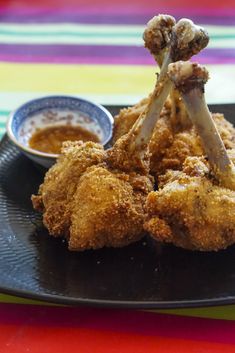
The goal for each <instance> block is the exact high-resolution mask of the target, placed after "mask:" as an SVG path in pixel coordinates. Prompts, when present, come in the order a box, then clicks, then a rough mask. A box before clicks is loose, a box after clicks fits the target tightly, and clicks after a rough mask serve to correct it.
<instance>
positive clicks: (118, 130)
mask: <svg viewBox="0 0 235 353" xmlns="http://www.w3.org/2000/svg"><path fill="white" fill-rule="evenodd" d="M149 98H150V96H149V97H147V98H143V99H141V101H140V102H138V103H137V104H135V105H134V106H133V107H129V108H124V109H121V110H120V112H119V113H118V115H116V116H115V117H114V127H113V138H112V140H113V143H114V142H116V141H117V140H118V139H119V137H121V136H123V135H125V134H126V133H127V132H128V131H129V130H130V129H131V127H132V126H133V125H134V123H135V122H136V120H137V119H138V117H139V116H140V114H141V113H143V112H144V111H145V109H146V107H147V105H148V102H149Z"/></svg>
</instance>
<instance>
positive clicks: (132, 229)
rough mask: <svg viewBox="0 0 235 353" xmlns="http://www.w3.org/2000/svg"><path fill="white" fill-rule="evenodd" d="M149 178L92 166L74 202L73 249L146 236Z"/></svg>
mask: <svg viewBox="0 0 235 353" xmlns="http://www.w3.org/2000/svg"><path fill="white" fill-rule="evenodd" d="M152 190H153V187H152V183H151V181H150V179H149V178H148V177H145V176H141V175H138V174H136V173H132V174H125V173H120V172H118V171H117V172H116V171H113V170H112V171H110V170H109V169H108V168H107V166H106V165H98V166H92V167H90V168H88V169H87V170H86V172H85V173H84V174H83V175H82V177H81V178H80V181H79V184H78V187H77V190H76V192H75V194H74V197H73V202H72V205H71V208H72V210H73V211H72V215H71V226H70V237H69V249H70V250H77V249H79V250H82V249H90V248H93V249H98V248H102V247H104V246H107V247H122V246H126V245H128V244H130V243H132V242H134V241H137V240H139V239H140V238H141V237H142V236H143V222H144V209H143V205H144V202H145V199H146V197H147V195H148V193H149V192H150V191H152Z"/></svg>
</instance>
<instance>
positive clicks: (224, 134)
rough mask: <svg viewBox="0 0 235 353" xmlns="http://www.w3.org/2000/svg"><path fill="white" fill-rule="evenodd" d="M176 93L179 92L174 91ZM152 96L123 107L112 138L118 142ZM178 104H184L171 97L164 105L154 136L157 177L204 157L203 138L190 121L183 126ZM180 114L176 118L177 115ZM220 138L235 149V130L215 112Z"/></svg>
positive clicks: (152, 168)
mask: <svg viewBox="0 0 235 353" xmlns="http://www.w3.org/2000/svg"><path fill="white" fill-rule="evenodd" d="M174 94H175V95H176V96H177V92H175V93H174ZM148 100H149V98H147V99H144V100H142V101H141V102H140V103H138V104H136V105H135V106H133V107H130V108H128V109H123V110H121V112H120V114H119V115H117V116H116V117H115V124H114V126H115V128H114V137H113V141H116V140H117V139H118V138H120V137H121V136H122V135H123V134H124V133H127V132H128V131H129V129H130V128H131V127H132V126H133V124H134V122H135V121H136V120H137V118H138V116H139V114H140V112H142V111H144V109H145V107H146V104H147V102H148ZM175 105H177V106H179V108H180V106H181V105H182V103H181V100H180V98H178V100H177V97H176V98H175V97H174V104H173V101H172V100H171V99H170V98H168V100H167V102H166V104H165V107H164V109H163V111H162V113H161V118H160V119H159V120H158V122H157V124H156V127H155V130H154V133H153V136H152V139H151V141H150V144H149V152H150V155H151V158H150V171H151V174H152V175H154V176H155V177H156V178H157V177H158V176H159V175H161V174H164V173H165V172H166V170H168V169H173V170H181V169H182V165H183V162H184V161H185V158H186V157H188V156H201V155H203V154H204V149H203V147H202V144H201V139H200V137H199V136H198V134H197V132H196V130H195V127H193V126H192V125H191V124H190V123H189V124H187V123H185V119H183V120H184V124H183V125H182V126H181V124H180V121H181V119H180V114H182V115H184V114H185V113H184V111H183V109H182V107H181V109H180V110H181V113H178V116H177V114H176V110H177V109H175ZM176 116H177V118H176ZM212 116H213V119H214V121H215V123H216V126H217V128H218V130H219V133H220V135H221V138H222V140H223V142H224V144H225V147H226V148H227V149H230V148H235V129H234V127H233V125H232V124H231V123H230V122H228V121H227V120H226V119H225V118H224V116H223V114H219V113H216V114H212Z"/></svg>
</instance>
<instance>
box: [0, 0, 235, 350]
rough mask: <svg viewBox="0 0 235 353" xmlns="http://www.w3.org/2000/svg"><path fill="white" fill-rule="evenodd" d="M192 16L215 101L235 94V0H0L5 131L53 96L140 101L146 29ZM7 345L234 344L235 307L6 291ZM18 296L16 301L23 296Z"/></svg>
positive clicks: (0, 98) (1, 312) (147, 72)
mask: <svg viewBox="0 0 235 353" xmlns="http://www.w3.org/2000/svg"><path fill="white" fill-rule="evenodd" d="M158 13H169V14H172V15H174V16H175V17H176V18H177V19H179V18H181V17H189V18H191V19H192V20H194V21H195V22H197V23H198V24H201V25H203V26H205V27H206V28H207V29H208V32H209V34H210V38H211V40H210V44H209V46H208V48H207V49H205V50H204V51H203V52H202V53H201V54H199V55H198V56H197V60H198V61H199V62H200V63H203V64H205V65H207V66H208V69H209V71H210V77H211V79H210V81H209V83H208V84H207V92H206V94H207V100H208V102H210V103H226V102H229V103H231V102H233V103H234V102H235V1H234V0H221V1H219V0H214V1H211V0H197V1H193V0H192V1H183V0H177V1H176V0H158V1H152V2H149V3H148V2H147V1H144V0H136V1H126V0H125V1H124V0H119V1H116V2H112V1H108V0H86V1H85V0H40V1H39V0H35V1H32V0H31V1H29V0H12V1H11V0H0V134H1V135H2V134H4V132H5V122H6V119H7V116H8V114H9V112H10V111H11V110H13V109H14V108H16V107H17V106H18V105H19V104H21V103H23V102H25V101H27V100H28V99H31V98H33V97H39V96H42V95H46V94H73V95H79V96H83V97H86V98H89V99H92V100H95V101H97V102H99V103H102V104H133V103H135V102H137V101H138V100H139V99H140V98H142V97H143V96H146V95H147V94H148V93H149V92H150V91H151V89H152V87H153V83H154V78H155V75H154V73H155V72H156V65H155V63H154V60H153V58H152V57H151V56H150V55H149V53H148V52H147V50H146V49H144V47H143V41H142V32H143V29H144V26H145V24H146V22H147V21H148V20H149V19H150V18H151V17H152V16H153V15H155V14H158ZM0 301H1V304H0V352H1V353H18V352H19V353H20V352H32V353H36V352H38V353H39V352H40V353H41V352H44V353H47V352H48V353H55V352H56V353H60V352H68V351H74V352H82V353H83V352H94V353H98V352H100V353H105V352H114V353H116V352H124V353H125V352H128V353H130V352H135V353H139V352H148V353H151V352H161V353H164V352H167V353H171V352H174V353H177V352H187V353H188V352H213V353H217V352H235V322H234V321H233V320H235V306H227V307H217V308H197V309H181V310H170V311H169V310H168V311H162V312H142V311H126V310H110V309H109V310H104V309H90V308H66V307H52V306H45V305H42V304H40V303H37V302H34V301H26V300H24V299H20V298H15V297H10V296H6V295H3V294H2V295H0ZM16 303H17V304H16Z"/></svg>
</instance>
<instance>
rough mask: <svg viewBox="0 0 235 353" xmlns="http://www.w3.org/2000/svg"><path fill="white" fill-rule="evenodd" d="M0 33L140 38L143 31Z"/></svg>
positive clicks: (7, 31) (11, 33)
mask: <svg viewBox="0 0 235 353" xmlns="http://www.w3.org/2000/svg"><path fill="white" fill-rule="evenodd" d="M0 35H13V36H29V37H34V36H37V37H38V36H42V37H44V36H45V37H48V36H82V37H103V36H105V37H121V38H122V37H131V38H139V37H140V35H142V33H128V32H126V33H118V32H117V33H115V32H113V33H109V32H106V33H96V32H91V33H89V32H64V31H63V32H62V31H57V32H56V33H55V32H40V31H38V32H34V33H33V32H22V31H20V32H15V31H11V30H2V29H1V30H0Z"/></svg>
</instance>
